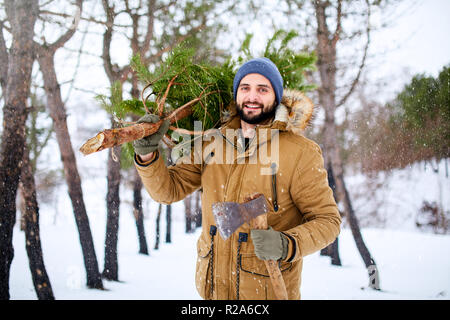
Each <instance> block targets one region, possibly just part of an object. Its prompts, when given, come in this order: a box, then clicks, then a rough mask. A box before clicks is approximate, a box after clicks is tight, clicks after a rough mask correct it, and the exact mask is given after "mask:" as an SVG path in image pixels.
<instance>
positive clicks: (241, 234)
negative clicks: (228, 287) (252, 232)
mask: <svg viewBox="0 0 450 320" xmlns="http://www.w3.org/2000/svg"><path fill="white" fill-rule="evenodd" d="M247 240H248V233H244V232H239V238H238V243H239V244H238V248H237V257H236V299H237V300H239V282H240V269H239V266H240V265H241V245H242V242H247Z"/></svg>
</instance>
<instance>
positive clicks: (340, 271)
mask: <svg viewBox="0 0 450 320" xmlns="http://www.w3.org/2000/svg"><path fill="white" fill-rule="evenodd" d="M181 208H182V207H181V206H178V208H176V210H177V211H178V212H177V213H176V214H175V215H176V216H178V217H180V212H181ZM174 213H175V210H174ZM162 220H163V219H162ZM153 221H154V219H152V220H151V221H150V220H149V219H148V220H146V228H147V233H148V234H147V235H148V239H147V240H148V243H149V247H150V249H151V252H150V255H149V256H144V255H140V254H138V253H137V252H138V242H137V233H136V227H135V225H134V220H133V219H132V217H131V215H126V214H123V215H122V217H121V219H120V223H121V224H120V233H119V250H118V251H119V277H120V280H121V282H119V283H116V282H109V281H104V285H105V287H106V288H107V290H105V291H100V290H92V289H86V288H85V286H84V283H85V280H84V279H85V274H84V269H83V264H82V256H81V249H80V246H79V242H78V236H77V231H76V228H75V226H74V224H70V223H65V224H63V223H60V224H57V225H47V226H44V227H42V243H43V250H44V259H45V263H46V267H47V272H48V273H49V276H50V281H51V284H52V287H53V290H54V294H55V296H56V298H57V299H74V300H78V299H82V300H85V299H88V300H90V299H151V300H155V299H156V300H159V299H163V300H185V299H187V300H196V299H200V297H199V295H198V294H197V292H196V290H195V285H194V273H195V260H196V250H195V247H196V246H195V244H196V240H197V237H198V235H199V229H198V230H197V231H196V232H195V233H192V234H185V233H184V225H183V223H182V221H181V220H180V219H175V223H174V225H173V230H172V231H173V235H172V243H171V244H167V243H164V242H163V241H162V242H161V244H160V249H159V250H158V251H156V250H153V244H154V236H153V232H152V230H153V227H154V223H153ZM96 222H97V223H95V224H94V223H93V224H92V229H93V234H94V239H95V245H96V250H97V251H96V252H97V257H98V260H99V266H100V269H102V267H103V261H102V257H103V251H102V247H103V241H104V235H103V233H104V230H105V228H106V227H105V223H103V225H102V224H101V223H98V222H99V221H96ZM162 230H163V231H162V240H164V237H165V232H164V230H165V228H164V227H163V228H162ZM363 236H364V239H365V241H366V244H367V246H368V247H369V249H370V250H371V252H372V254H373V256H374V258H375V261H376V262H377V265H378V268H379V272H380V279H381V281H380V285H381V288H382V290H383V291H381V292H376V291H373V290H369V289H367V284H368V276H367V272H366V269H365V268H364V265H363V262H362V260H361V258H360V256H359V254H358V252H357V249H356V246H355V244H354V240H353V237H352V235H351V232H350V230H349V229H343V230H342V233H341V235H340V255H341V260H342V263H343V266H342V267H335V266H331V264H330V261H329V258H327V257H322V256H320V255H319V254H318V253H316V254H313V255H311V256H308V257H306V258H305V260H304V270H303V274H302V278H303V281H302V282H303V283H302V289H301V292H302V298H303V299H306V300H308V299H449V298H450V255H449V253H450V236H448V235H445V236H444V235H431V234H421V233H417V232H410V231H394V230H383V229H364V230H363ZM14 247H15V258H14V260H13V263H12V266H11V278H10V287H11V290H10V293H11V298H12V299H36V295H35V293H34V288H33V285H32V282H31V276H30V272H29V269H28V259H27V256H26V253H25V249H24V248H25V243H24V234H23V232H21V231H20V230H19V229H18V228H17V227H16V229H15V232H14ZM361 288H365V289H364V290H362V289H361Z"/></svg>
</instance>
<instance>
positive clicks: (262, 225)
mask: <svg viewBox="0 0 450 320" xmlns="http://www.w3.org/2000/svg"><path fill="white" fill-rule="evenodd" d="M250 226H251V228H252V229H262V230H267V229H268V225H267V214H262V215H260V216H257V217H256V218H254V219H253V220H251V223H250ZM264 263H265V264H266V268H267V271H268V272H269V276H270V281H271V282H272V287H273V291H274V293H275V296H276V297H277V298H278V300H287V299H288V295H287V291H286V284H285V283H284V279H283V276H282V274H281V271H280V268H279V267H278V263H277V262H276V261H274V260H264Z"/></svg>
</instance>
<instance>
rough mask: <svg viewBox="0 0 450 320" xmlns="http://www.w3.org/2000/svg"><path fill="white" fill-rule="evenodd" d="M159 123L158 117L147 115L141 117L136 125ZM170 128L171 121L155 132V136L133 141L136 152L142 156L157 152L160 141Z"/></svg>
mask: <svg viewBox="0 0 450 320" xmlns="http://www.w3.org/2000/svg"><path fill="white" fill-rule="evenodd" d="M158 121H159V116H158V115H156V114H146V115H145V116H143V117H141V118H140V119H139V120H138V121H137V122H136V123H143V122H148V123H156V122H158ZM169 126H170V121H169V120H166V121H164V122H163V123H162V124H161V127H159V129H158V131H157V132H155V133H154V134H152V135H149V136H147V137H144V138H142V139H139V140H135V141H133V147H134V151H135V152H136V153H137V154H138V155H140V156H143V155H146V154H149V153H151V152H154V151H156V150H157V149H158V144H159V141H160V140H161V139H162V137H163V136H164V135H165V134H166V132H167V130H169Z"/></svg>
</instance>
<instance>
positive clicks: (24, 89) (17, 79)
mask: <svg viewBox="0 0 450 320" xmlns="http://www.w3.org/2000/svg"><path fill="white" fill-rule="evenodd" d="M4 5H5V9H6V14H7V16H8V20H9V22H10V26H11V33H12V44H11V49H10V51H9V55H6V56H5V55H4V54H5V52H4V49H5V48H4V47H3V46H2V51H3V52H2V57H1V58H0V59H1V62H2V65H4V63H5V62H7V65H8V74H7V80H6V91H4V100H5V105H4V107H3V135H2V139H1V146H0V299H1V300H5V299H9V298H10V295H9V273H10V267H11V262H12V259H13V257H14V249H13V245H12V236H13V228H14V224H15V222H16V202H15V201H16V196H17V188H18V184H19V178H20V174H21V164H22V159H23V151H24V146H25V121H26V119H27V99H28V97H29V93H30V82H31V71H32V66H33V61H34V51H33V36H34V25H35V22H36V18H37V16H38V14H39V7H38V1H37V0H15V1H12V0H6V1H4ZM1 38H2V39H3V34H2V36H1ZM2 69H4V68H2ZM4 76H5V75H4V74H2V81H1V82H2V86H3V84H4Z"/></svg>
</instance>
